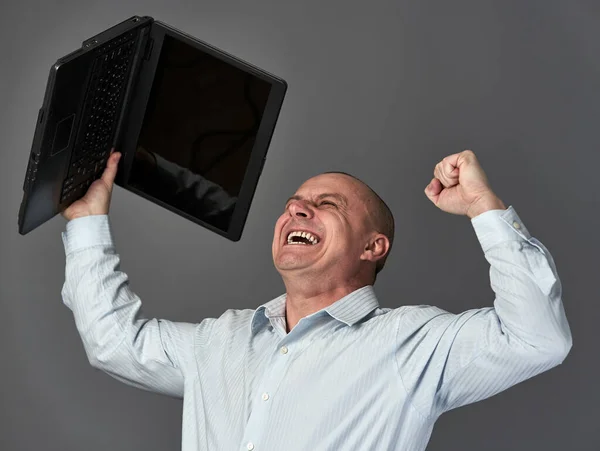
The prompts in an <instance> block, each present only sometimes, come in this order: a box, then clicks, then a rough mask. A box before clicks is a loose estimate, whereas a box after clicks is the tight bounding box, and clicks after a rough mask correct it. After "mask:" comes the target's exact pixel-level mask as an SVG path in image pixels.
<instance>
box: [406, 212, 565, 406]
mask: <svg viewBox="0 0 600 451" xmlns="http://www.w3.org/2000/svg"><path fill="white" fill-rule="evenodd" d="M472 225H473V227H474V229H475V232H476V235H477V237H478V238H479V241H480V244H481V247H482V249H483V251H484V253H485V258H486V259H487V261H488V262H489V263H490V280H491V287H492V290H493V291H494V292H495V293H496V298H495V300H494V306H493V307H486V308H480V309H473V310H468V311H465V312H463V313H460V314H457V315H456V314H452V313H448V312H446V311H444V310H442V309H440V308H438V307H430V306H426V307H418V308H413V309H411V310H408V311H407V313H406V314H405V316H404V317H403V319H402V321H401V324H400V325H399V330H398V334H399V335H398V337H399V340H400V341H401V342H402V343H403V345H404V346H403V347H402V349H403V351H402V352H401V353H399V354H398V367H399V368H400V373H401V377H402V379H403V382H404V383H405V384H406V385H407V386H409V387H411V390H414V393H415V397H414V400H415V401H414V402H415V407H417V409H418V410H419V411H421V413H423V414H424V415H425V416H434V417H436V416H438V415H440V414H442V413H443V412H446V411H448V410H451V409H454V408H457V407H460V406H464V405H466V404H470V403H473V402H476V401H480V400H483V399H486V398H489V397H490V396H493V395H495V394H497V393H499V392H501V391H503V390H505V389H507V388H509V387H511V386H513V385H515V384H518V383H520V382H522V381H524V380H526V379H529V378H531V377H533V376H535V375H537V374H540V373H542V372H544V371H547V370H549V369H551V368H553V367H555V366H557V365H559V364H560V363H562V362H563V360H564V359H565V357H566V356H567V354H568V353H569V350H570V349H571V345H572V339H571V331H570V328H569V325H568V322H567V318H566V316H565V311H564V308H563V304H562V299H561V296H562V288H561V284H560V279H559V277H558V273H557V270H556V266H555V264H554V260H553V258H552V256H551V255H550V252H549V251H548V249H547V248H546V247H545V246H544V245H543V244H542V243H541V242H540V241H539V240H537V239H536V238H533V237H532V236H531V235H530V234H529V232H528V230H527V228H526V227H525V225H524V224H523V222H522V221H521V220H520V218H519V217H518V215H517V213H516V212H515V210H514V209H513V207H512V206H510V207H509V208H508V209H506V210H500V209H497V210H492V211H488V212H486V213H484V214H481V215H480V216H477V217H475V218H474V219H472ZM465 289H466V290H468V284H465Z"/></svg>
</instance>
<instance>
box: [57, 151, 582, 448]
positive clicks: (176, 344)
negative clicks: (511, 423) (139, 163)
mask: <svg viewBox="0 0 600 451" xmlns="http://www.w3.org/2000/svg"><path fill="white" fill-rule="evenodd" d="M118 158H119V153H117V152H113V154H112V155H111V157H110V159H109V162H108V164H107V168H106V170H105V172H104V174H103V176H102V179H99V180H97V181H96V182H94V184H92V185H91V186H90V188H89V191H88V193H87V194H86V196H85V197H84V198H83V199H81V200H79V201H77V202H76V203H74V204H72V205H71V206H70V207H69V208H68V209H67V210H66V211H65V212H64V216H65V217H66V218H67V219H69V222H68V223H67V231H66V233H64V234H63V240H64V244H65V250H66V255H67V268H66V281H65V284H64V288H63V292H62V294H63V299H64V302H65V304H66V305H67V306H68V307H69V308H71V309H72V310H73V313H74V316H75V320H76V324H77V327H78V330H79V331H80V333H81V336H82V339H83V343H84V345H85V350H86V353H87V356H88V358H89V361H90V363H91V364H92V365H93V366H94V367H96V368H99V369H102V370H104V371H106V372H107V373H108V374H110V375H111V376H113V377H115V378H117V379H119V380H122V381H124V382H126V383H128V384H130V385H133V386H136V387H140V388H143V389H146V390H151V391H154V392H159V393H163V394H167V395H170V396H174V397H183V410H184V412H183V430H182V438H183V444H182V449H183V451H196V450H204V449H212V450H227V451H228V450H239V451H242V450H249V451H252V450H257V451H259V450H270V451H280V450H286V451H296V450H298V451H299V450H308V449H311V450H331V451H338V450H402V451H422V450H424V449H425V447H426V445H427V442H428V440H429V437H430V435H431V432H432V429H433V426H434V423H435V421H436V420H437V418H438V417H439V416H440V415H441V414H442V413H444V412H447V411H449V410H451V409H454V408H457V407H460V406H463V405H466V404H469V403H473V402H476V401H479V400H482V399H485V398H488V397H490V396H492V395H494V394H496V393H498V392H500V391H502V390H504V389H506V388H508V387H510V386H512V385H515V384H517V383H519V382H521V381H523V380H525V379H528V378H530V377H532V376H534V375H536V374H539V373H541V372H543V371H546V370H548V369H550V368H552V367H555V366H556V365H558V364H560V363H562V361H563V360H564V359H565V357H566V356H567V354H568V352H569V350H570V348H571V343H572V341H571V333H570V329H569V326H568V323H567V319H566V317H565V313H564V309H563V305H562V301H561V285H560V281H559V278H558V275H557V272H556V267H555V265H554V261H553V259H552V257H551V255H550V253H549V252H548V250H547V249H546V247H545V246H544V245H543V244H542V243H540V242H539V241H538V240H536V239H535V238H532V237H531V235H530V234H529V232H528V231H527V229H526V228H525V226H524V224H523V223H522V222H521V220H520V219H519V217H518V216H517V214H516V212H515V211H514V209H513V208H512V206H510V207H509V208H508V209H507V208H506V207H505V205H504V204H503V203H502V201H501V200H500V199H499V198H498V197H497V196H496V195H495V194H494V192H493V191H492V190H491V188H490V186H489V183H488V181H487V178H486V176H485V173H484V172H483V170H482V169H481V167H480V166H479V163H478V161H477V158H476V157H475V154H474V153H473V152H471V151H469V150H467V151H464V152H461V153H457V154H453V155H450V156H448V157H446V158H444V159H443V160H442V161H441V162H440V163H438V164H437V165H436V167H435V170H434V176H435V177H434V178H433V179H432V181H431V183H430V184H429V185H428V186H427V188H426V189H425V194H426V196H427V197H428V198H429V199H430V200H431V201H432V202H433V203H434V204H435V205H436V206H437V207H438V208H440V209H442V210H443V211H445V212H448V213H452V214H459V215H466V216H468V217H469V218H470V219H471V223H472V225H473V227H474V229H475V233H476V235H477V238H478V239H479V241H480V244H481V246H482V249H483V251H484V253H485V256H486V259H487V260H488V262H489V263H490V264H491V268H490V277H491V285H492V288H493V290H494V291H495V293H496V299H495V302H494V307H488V308H481V309H473V310H469V311H466V312H464V313H462V314H459V315H455V314H451V313H448V312H445V311H444V310H442V309H440V308H437V307H432V306H402V307H400V308H397V309H388V308H380V307H379V304H378V301H377V298H376V296H375V293H374V291H373V286H372V284H373V283H374V281H375V277H376V274H377V272H378V271H379V270H381V268H382V267H383V262H384V261H385V258H386V257H387V255H388V254H389V251H390V248H391V245H392V241H393V218H392V216H391V214H390V213H389V210H388V209H387V207H386V206H385V204H384V203H383V201H381V199H379V198H378V196H377V195H376V194H375V193H374V192H373V191H371V190H370V188H369V187H368V186H366V185H364V184H363V183H362V182H360V181H359V180H358V179H355V178H353V177H351V176H349V175H345V174H342V173H325V174H321V175H319V176H317V177H314V178H311V179H309V180H308V181H306V182H305V183H304V184H303V185H302V186H301V187H300V188H299V189H298V190H297V192H296V193H295V195H294V196H292V197H291V198H290V200H289V201H288V202H287V204H286V206H285V209H284V212H283V214H282V215H281V217H280V218H279V219H278V221H277V223H276V225H275V233H274V239H273V260H274V263H275V267H276V268H277V270H278V271H279V273H280V274H281V276H282V278H283V281H284V283H285V287H286V293H285V294H283V295H281V296H279V297H277V298H275V299H274V300H272V301H270V302H267V303H266V304H263V305H261V306H260V307H258V308H257V309H256V310H228V311H226V312H225V313H224V314H223V315H221V316H220V317H219V318H216V319H215V318H210V319H204V320H203V321H201V322H200V323H199V324H191V323H189V324H188V323H174V322H170V321H166V320H158V319H148V318H145V317H144V316H143V315H142V313H141V311H140V308H141V301H140V299H139V297H138V296H137V295H136V294H135V293H133V292H132V291H131V290H130V288H129V285H128V279H127V275H126V274H124V273H123V272H121V271H119V257H118V254H117V253H116V250H115V247H114V243H113V240H112V236H111V232H110V228H109V223H108V210H109V203H110V197H111V191H112V186H113V180H114V177H115V174H116V170H117V160H118ZM299 232H305V233H304V236H302V234H301V233H299ZM296 241H298V242H300V241H302V242H303V243H304V244H294V243H295V242H296ZM432 283H435V278H434V277H433V276H432ZM257 304H258V302H257ZM457 446H460V444H457Z"/></svg>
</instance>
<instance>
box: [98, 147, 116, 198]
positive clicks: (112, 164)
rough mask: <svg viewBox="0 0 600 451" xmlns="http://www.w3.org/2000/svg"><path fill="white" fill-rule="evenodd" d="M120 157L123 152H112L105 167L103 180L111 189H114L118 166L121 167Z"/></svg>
mask: <svg viewBox="0 0 600 451" xmlns="http://www.w3.org/2000/svg"><path fill="white" fill-rule="evenodd" d="M120 159H121V154H120V153H119V152H111V154H110V157H109V158H108V161H107V162H106V169H104V172H103V173H102V177H101V178H102V181H103V182H104V183H106V186H108V188H109V189H110V190H112V186H113V183H114V181H115V177H116V175H117V168H118V167H119V160H120Z"/></svg>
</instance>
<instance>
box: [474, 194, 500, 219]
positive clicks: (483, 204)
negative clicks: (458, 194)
mask: <svg viewBox="0 0 600 451" xmlns="http://www.w3.org/2000/svg"><path fill="white" fill-rule="evenodd" d="M490 210H506V205H504V202H502V200H501V199H500V198H498V197H497V196H496V195H490V196H485V197H481V198H480V199H479V200H477V201H476V202H473V204H472V205H471V206H470V207H469V209H468V210H467V216H468V217H469V219H473V218H475V217H476V216H479V215H480V214H483V213H485V212H486V211H490Z"/></svg>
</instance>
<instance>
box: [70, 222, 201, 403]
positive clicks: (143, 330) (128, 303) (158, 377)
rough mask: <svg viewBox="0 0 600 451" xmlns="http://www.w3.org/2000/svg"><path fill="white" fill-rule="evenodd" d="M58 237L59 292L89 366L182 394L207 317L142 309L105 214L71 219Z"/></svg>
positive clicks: (128, 380) (140, 385) (140, 384)
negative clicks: (179, 319) (185, 319)
mask: <svg viewBox="0 0 600 451" xmlns="http://www.w3.org/2000/svg"><path fill="white" fill-rule="evenodd" d="M62 239H63V244H64V247H65V253H66V268H65V282H64V285H63V288H62V292H61V294H62V298H63V302H64V304H65V305H66V306H67V307H68V308H69V309H71V310H72V312H73V315H74V318H75V324H76V326H77V329H78V331H79V334H80V336H81V339H82V342H83V346H84V349H85V352H86V354H87V357H88V359H89V361H90V363H91V364H92V366H94V367H95V368H98V369H101V370H102V371H104V372H106V373H108V374H109V375H111V376H113V377H114V378H115V379H118V380H120V381H122V382H125V383H127V384H129V385H132V386H135V387H138V388H141V389H144V390H148V391H153V392H156V393H161V394H165V395H169V396H173V397H177V398H181V397H182V396H183V386H184V376H185V369H186V367H187V366H189V365H190V362H192V361H193V354H194V351H193V347H194V346H193V345H194V337H195V336H196V334H197V333H199V334H203V333H205V332H206V326H207V325H208V321H207V320H205V321H203V322H202V323H200V324H190V323H176V322H171V321H166V320H162V319H150V318H146V317H145V316H144V315H143V313H142V309H141V307H142V303H141V300H140V298H139V296H138V295H136V294H135V293H134V292H133V291H131V289H130V287H129V280H128V277H127V275H126V274H125V273H124V272H122V271H121V270H120V258H119V255H118V254H117V253H116V250H115V245H114V241H113V236H112V233H111V230H110V224H109V218H108V216H107V215H93V216H86V217H82V218H77V219H73V220H71V221H69V222H68V223H67V226H66V232H63V233H62Z"/></svg>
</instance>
